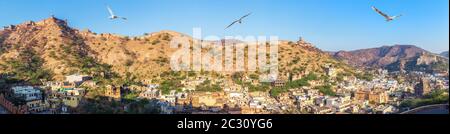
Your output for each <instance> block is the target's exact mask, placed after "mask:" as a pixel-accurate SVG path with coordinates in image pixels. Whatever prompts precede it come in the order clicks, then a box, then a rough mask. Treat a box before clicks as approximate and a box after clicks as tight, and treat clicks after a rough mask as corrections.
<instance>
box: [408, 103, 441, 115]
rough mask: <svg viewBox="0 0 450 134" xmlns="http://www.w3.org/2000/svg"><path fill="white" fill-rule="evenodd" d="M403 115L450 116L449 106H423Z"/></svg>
mask: <svg viewBox="0 0 450 134" xmlns="http://www.w3.org/2000/svg"><path fill="white" fill-rule="evenodd" d="M401 114H449V112H448V104H434V105H427V106H421V107H418V108H414V109H411V110H409V111H405V112H402V113H401Z"/></svg>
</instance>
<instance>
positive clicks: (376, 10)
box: [372, 6, 390, 19]
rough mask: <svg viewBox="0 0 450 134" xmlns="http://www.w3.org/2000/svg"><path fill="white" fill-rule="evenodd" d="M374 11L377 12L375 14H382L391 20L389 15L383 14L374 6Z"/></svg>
mask: <svg viewBox="0 0 450 134" xmlns="http://www.w3.org/2000/svg"><path fill="white" fill-rule="evenodd" d="M372 9H373V10H375V12H377V13H378V14H380V15H381V16H383V17H384V18H386V19H389V18H390V17H389V15H387V14H385V13H383V12H381V11H380V10H378V9H377V8H376V7H374V6H372Z"/></svg>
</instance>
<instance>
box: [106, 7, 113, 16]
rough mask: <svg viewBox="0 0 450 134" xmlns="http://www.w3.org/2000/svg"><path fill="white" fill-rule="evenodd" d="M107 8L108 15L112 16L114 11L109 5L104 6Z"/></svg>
mask: <svg viewBox="0 0 450 134" xmlns="http://www.w3.org/2000/svg"><path fill="white" fill-rule="evenodd" d="M106 8H108V12H109V15H111V16H114V12H113V11H112V10H111V7H109V6H106Z"/></svg>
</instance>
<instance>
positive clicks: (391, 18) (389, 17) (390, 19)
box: [372, 6, 402, 22]
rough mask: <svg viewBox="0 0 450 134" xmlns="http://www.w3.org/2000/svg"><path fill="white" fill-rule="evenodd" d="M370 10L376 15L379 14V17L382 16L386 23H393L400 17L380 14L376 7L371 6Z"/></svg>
mask: <svg viewBox="0 0 450 134" xmlns="http://www.w3.org/2000/svg"><path fill="white" fill-rule="evenodd" d="M372 9H373V10H375V12H377V13H378V14H380V15H381V16H383V17H384V18H386V21H387V22H389V21H393V20H394V19H397V18H398V17H400V16H402V15H397V16H389V15H387V14H385V13H383V12H381V11H380V10H378V9H377V8H376V7H374V6H372Z"/></svg>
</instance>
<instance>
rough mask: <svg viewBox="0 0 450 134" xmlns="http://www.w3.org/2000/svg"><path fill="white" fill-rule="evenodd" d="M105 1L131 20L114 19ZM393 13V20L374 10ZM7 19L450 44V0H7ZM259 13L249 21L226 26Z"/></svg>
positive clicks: (140, 30) (438, 48) (115, 29)
mask: <svg viewBox="0 0 450 134" xmlns="http://www.w3.org/2000/svg"><path fill="white" fill-rule="evenodd" d="M106 5H109V6H111V8H112V9H113V10H114V12H115V13H116V15H119V16H124V17H127V18H128V21H120V20H116V21H111V20H109V19H108V11H107V9H106ZM371 6H375V7H377V8H378V9H380V10H382V11H383V12H385V13H387V14H389V15H398V14H402V15H403V16H402V17H401V18H399V19H398V20H395V21H392V22H389V23H388V22H386V21H385V20H384V18H383V17H382V16H380V15H378V14H377V13H376V12H374V11H373V10H372V9H371ZM0 12H1V13H0V26H6V25H10V24H20V23H22V22H25V21H28V20H33V21H39V20H42V19H45V18H48V17H49V16H50V15H55V16H56V17H58V18H60V19H67V20H68V23H69V25H70V26H71V27H74V28H77V29H90V30H91V31H93V32H96V33H115V34H120V35H127V36H139V35H143V34H144V33H151V32H157V31H161V30H173V31H177V32H181V33H185V34H188V35H192V30H193V28H201V29H202V35H203V36H210V35H213V36H219V37H224V36H237V35H240V36H278V37H279V38H280V39H283V40H292V41H296V40H298V38H299V37H300V36H301V37H303V38H304V39H305V40H307V41H309V42H311V43H313V44H314V45H315V46H316V47H318V48H320V49H322V50H325V51H338V50H356V49H362V48H372V47H380V46H385V45H395V44H401V45H416V46H419V47H421V48H424V49H426V50H428V51H431V52H435V53H440V52H443V51H448V49H449V0H1V1H0ZM250 12H252V15H251V16H249V17H248V18H246V19H245V20H244V23H243V24H239V25H235V26H233V27H231V28H230V29H227V30H224V28H225V27H226V26H227V25H229V24H230V23H231V22H232V21H234V20H235V19H238V18H240V17H241V16H243V15H245V14H247V13H250Z"/></svg>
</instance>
